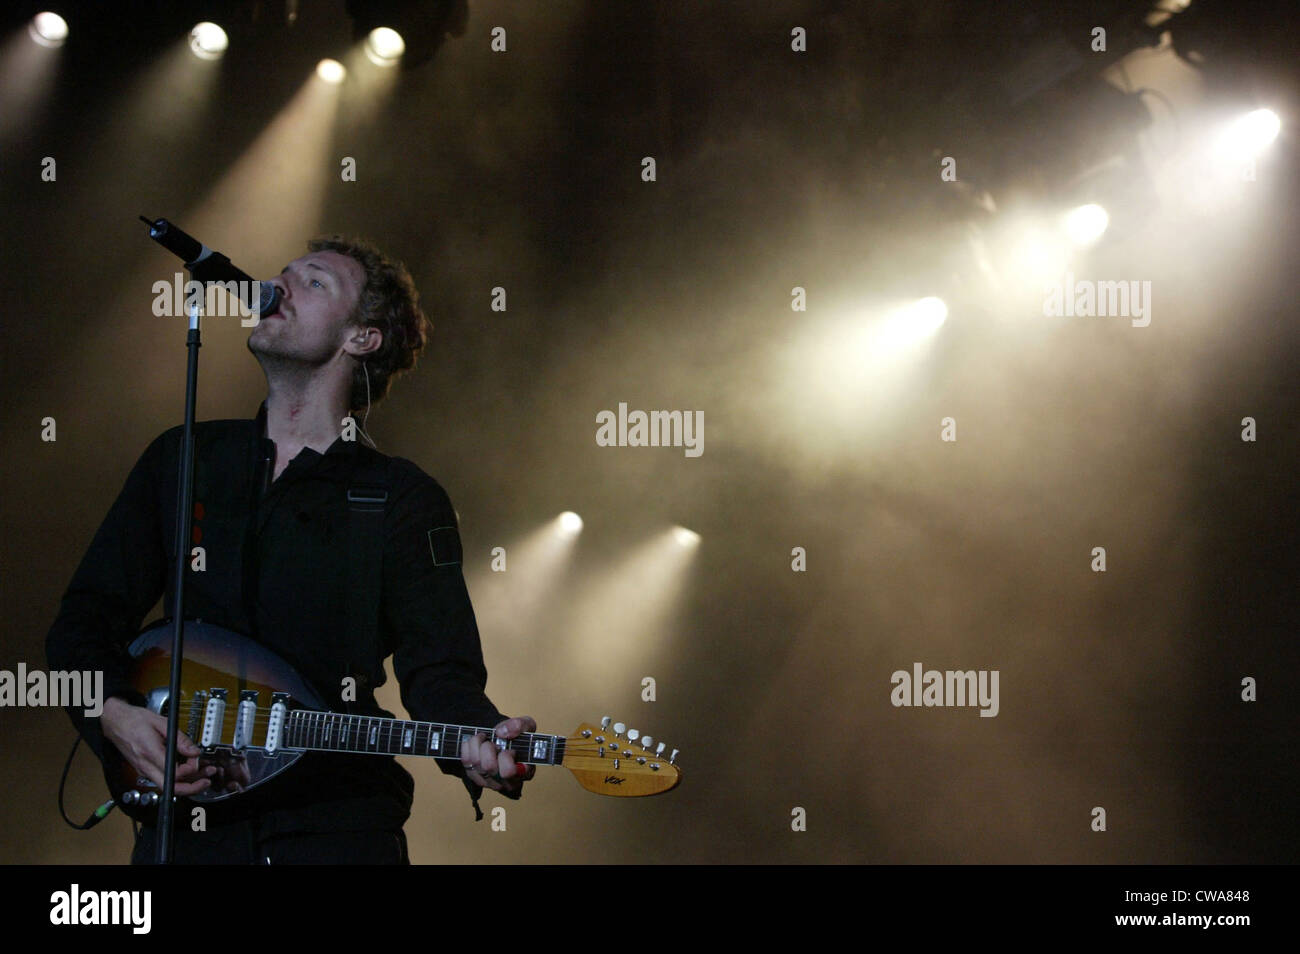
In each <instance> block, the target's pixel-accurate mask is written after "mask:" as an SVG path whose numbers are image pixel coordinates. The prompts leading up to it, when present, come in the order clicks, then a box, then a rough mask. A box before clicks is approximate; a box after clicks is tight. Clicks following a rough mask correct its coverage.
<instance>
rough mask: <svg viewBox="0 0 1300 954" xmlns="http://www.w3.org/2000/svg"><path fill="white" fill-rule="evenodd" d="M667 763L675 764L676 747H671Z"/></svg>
mask: <svg viewBox="0 0 1300 954" xmlns="http://www.w3.org/2000/svg"><path fill="white" fill-rule="evenodd" d="M668 764H669V765H675V764H677V750H676V749H673V754H672V755H670V756H668Z"/></svg>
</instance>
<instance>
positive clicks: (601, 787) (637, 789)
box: [560, 716, 682, 797]
mask: <svg viewBox="0 0 1300 954" xmlns="http://www.w3.org/2000/svg"><path fill="white" fill-rule="evenodd" d="M665 750H667V752H665ZM676 762H677V750H676V749H668V746H667V745H665V744H664V743H663V742H656V741H655V740H654V739H653V738H652V737H650V736H648V735H647V736H642V735H641V734H640V733H639V732H637V730H636V729H628V728H626V727H625V726H624V725H623V723H621V722H615V723H614V724H613V725H611V724H610V717H609V716H605V717H604V718H603V719H601V720H600V725H590V724H589V723H586V722H584V723H583V724H582V725H580V726H578V728H576V729H575V730H574V731H573V734H572V735H570V736H569V737H568V738H567V739H565V742H564V761H563V762H561V763H560V764H561V765H563V766H564V767H565V768H567V769H568V770H569V771H571V772H572V773H573V775H574V777H575V778H576V779H577V780H578V784H579V785H581V786H582V787H583V788H585V789H586V790H587V791H589V792H595V793H596V794H597V795H621V796H625V797H626V796H635V795H658V794H659V793H660V792H666V791H668V790H669V789H671V788H675V787H676V786H677V783H678V782H680V781H681V780H682V770H681V769H680V768H679V767H678V766H677V764H676Z"/></svg>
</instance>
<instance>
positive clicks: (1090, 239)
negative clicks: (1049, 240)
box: [1064, 202, 1110, 248]
mask: <svg viewBox="0 0 1300 954" xmlns="http://www.w3.org/2000/svg"><path fill="white" fill-rule="evenodd" d="M1109 224H1110V216H1109V215H1108V214H1107V213H1106V210H1105V209H1103V208H1102V207H1101V206H1099V205H1097V204H1096V203H1095V202H1090V203H1088V204H1087V205H1080V206H1075V207H1074V208H1073V209H1071V210H1070V211H1069V212H1067V213H1066V214H1065V222H1064V225H1065V234H1066V235H1068V236H1069V237H1070V242H1071V243H1072V244H1073V245H1074V247H1075V248H1087V247H1088V246H1089V245H1092V244H1093V243H1094V242H1096V241H1097V240H1098V239H1099V238H1101V237H1102V235H1103V234H1104V233H1105V231H1106V226H1107V225H1109Z"/></svg>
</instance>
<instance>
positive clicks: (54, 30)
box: [28, 12, 68, 47]
mask: <svg viewBox="0 0 1300 954" xmlns="http://www.w3.org/2000/svg"><path fill="white" fill-rule="evenodd" d="M28 32H30V33H31V35H32V39H33V40H35V41H36V42H37V43H39V44H40V45H41V46H49V47H55V46H62V45H63V41H64V40H66V39H67V38H68V21H67V20H65V19H63V17H61V16H59V15H58V14H57V13H49V12H46V13H38V14H36V16H34V17H32V22H31V25H30V26H29V27H28Z"/></svg>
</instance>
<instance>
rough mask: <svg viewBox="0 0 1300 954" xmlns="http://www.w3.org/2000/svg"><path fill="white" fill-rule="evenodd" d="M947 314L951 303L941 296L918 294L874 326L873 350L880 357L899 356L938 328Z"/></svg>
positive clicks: (872, 336) (871, 346) (871, 345)
mask: <svg viewBox="0 0 1300 954" xmlns="http://www.w3.org/2000/svg"><path fill="white" fill-rule="evenodd" d="M947 318H948V306H947V305H945V304H944V302H943V299H942V298H934V297H929V298H919V299H917V300H916V301H914V302H912V303H911V304H909V305H904V306H903V307H902V308H899V309H898V310H897V311H895V312H894V313H893V314H892V315H890V316H889V317H888V318H886V319H885V321H884V322H883V323H882V324H881V325H880V326H879V327H877V328H876V329H874V331H873V333H872V335H871V344H870V348H871V351H872V353H873V354H874V355H875V356H876V357H878V358H884V359H893V358H897V357H900V356H901V355H902V354H903V353H905V352H906V351H908V350H909V349H910V348H911V347H913V346H915V345H917V344H919V343H920V342H922V341H924V340H925V339H926V338H929V337H930V336H931V335H932V334H934V333H935V332H936V331H938V330H939V326H940V325H942V324H943V323H944V321H946V320H947Z"/></svg>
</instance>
